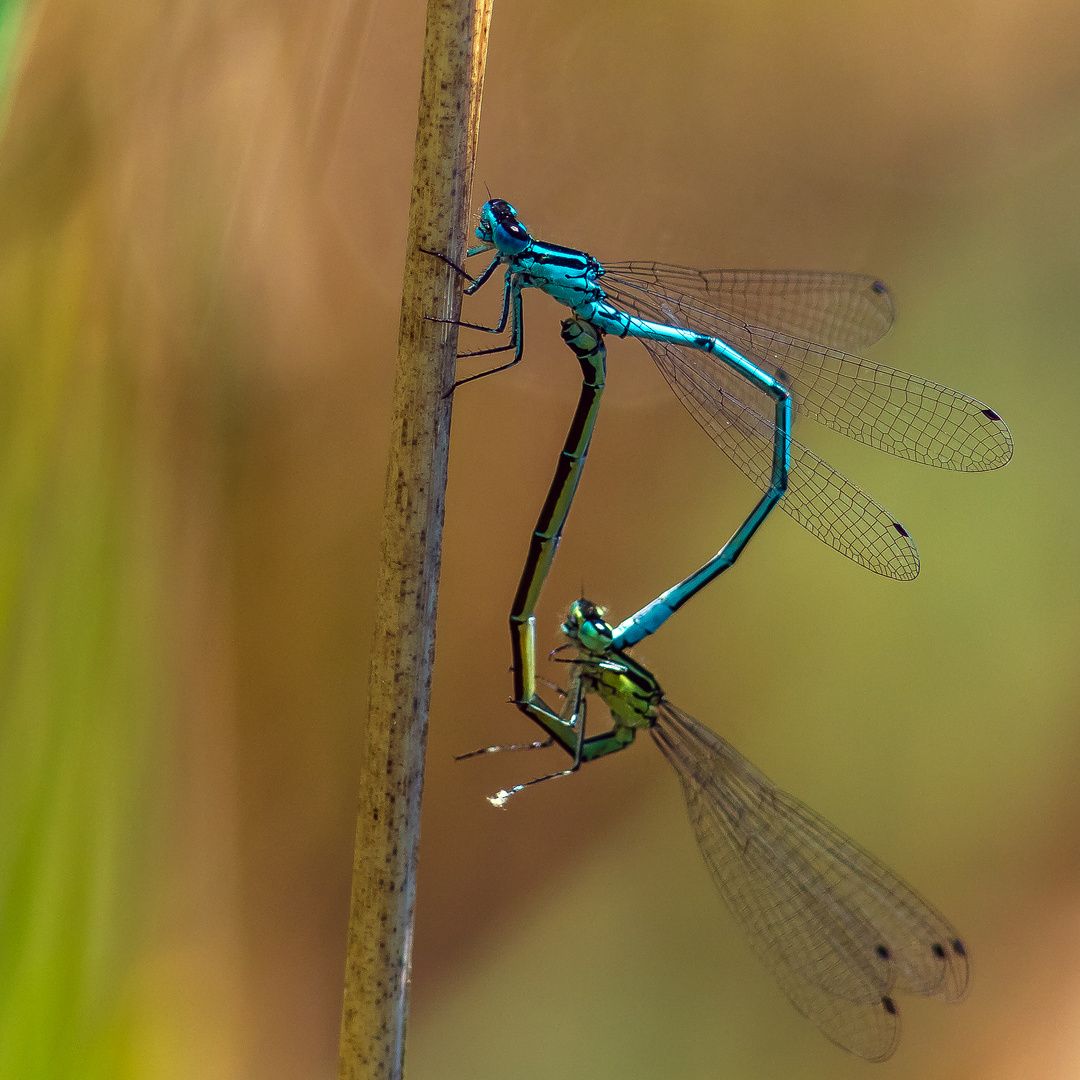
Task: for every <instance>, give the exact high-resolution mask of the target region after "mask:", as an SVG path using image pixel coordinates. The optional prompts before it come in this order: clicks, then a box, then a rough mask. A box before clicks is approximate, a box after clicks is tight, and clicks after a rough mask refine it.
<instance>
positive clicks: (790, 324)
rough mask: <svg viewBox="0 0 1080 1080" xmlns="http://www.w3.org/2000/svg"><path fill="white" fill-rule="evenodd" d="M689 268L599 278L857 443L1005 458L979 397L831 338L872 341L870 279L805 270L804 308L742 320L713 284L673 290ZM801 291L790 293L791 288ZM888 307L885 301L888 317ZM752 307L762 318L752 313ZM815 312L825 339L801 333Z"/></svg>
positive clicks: (939, 460)
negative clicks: (705, 338) (772, 381)
mask: <svg viewBox="0 0 1080 1080" xmlns="http://www.w3.org/2000/svg"><path fill="white" fill-rule="evenodd" d="M635 265H638V264H635ZM661 271H662V272H661ZM674 271H678V275H675V274H674V273H673V272H674ZM692 273H693V272H692V271H686V270H682V268H678V267H675V268H669V267H657V266H655V265H654V267H653V269H652V271H651V275H652V276H651V277H650V276H648V275H644V274H642V273H640V272H639V273H636V274H635V275H632V276H622V273H621V272H620V271H616V270H612V271H609V273H608V274H607V276H606V277H605V278H604V280H603V284H604V289H605V291H606V292H607V293H608V295H609V298H610V299H611V301H612V302H613V303H614V304H616V305H617V306H620V307H623V308H625V309H627V310H629V311H632V312H634V313H636V314H639V315H640V316H641V317H642V318H646V319H652V320H656V321H665V320H666V321H669V322H670V321H671V320H672V319H674V320H675V322H676V325H680V326H686V327H690V328H691V329H694V330H697V331H699V332H701V333H706V334H709V335H711V336H715V337H719V338H721V339H722V340H723V341H725V342H726V343H727V344H729V345H730V346H731V347H732V348H733V349H735V350H736V351H738V352H740V353H742V354H743V355H744V356H746V358H747V359H748V360H752V361H753V362H754V363H756V364H758V365H759V366H760V367H762V368H763V369H764V370H766V371H767V372H769V374H770V375H772V376H773V377H775V378H777V379H779V381H780V382H782V383H783V384H784V385H785V386H787V387H788V388H789V389H790V390H791V392H792V396H793V398H794V405H795V411H796V412H797V413H798V414H800V415H803V416H809V417H810V418H812V419H814V420H817V421H818V422H819V423H822V424H825V425H826V426H827V427H831V428H833V429H835V430H836V431H839V432H841V433H842V434H844V435H847V436H848V437H849V438H851V439H855V440H856V441H858V442H862V443H866V444H867V445H868V446H873V447H876V448H877V449H879V450H884V451H885V452H886V453H889V454H894V455H895V456H897V457H902V458H907V459H909V460H912V461H918V462H921V463H922V464H924V465H933V466H935V467H937V468H942V469H951V470H956V471H960V472H983V471H986V470H988V469H996V468H1000V467H1001V466H1002V465H1004V464H1005V463H1006V462H1007V461H1008V460H1009V458H1010V457H1012V436H1011V435H1010V434H1009V429H1008V427H1006V425H1005V423H1004V421H1003V420H1002V419H1001V417H1000V416H998V415H997V413H996V412H994V410H993V409H990V408H988V407H987V406H986V405H984V404H983V403H982V402H981V401H977V400H976V399H975V398H972V397H969V396H968V395H966V394H961V393H959V392H958V391H956V390H952V389H950V388H949V387H947V386H942V385H940V384H939V383H934V382H930V381H928V380H926V379H922V378H919V377H918V376H917V375H910V374H908V373H907V372H903V371H897V370H896V369H894V368H888V367H883V366H882V365H880V364H874V363H871V362H870V361H869V360H864V359H862V358H861V357H858V356H852V355H850V354H848V353H846V352H843V351H841V350H840V348H838V347H830V346H831V345H832V343H835V342H844V343H847V342H849V341H861V342H862V344H868V343H869V341H871V340H873V336H872V335H873V334H875V333H876V327H874V328H872V329H870V330H868V331H866V332H865V333H863V337H862V338H861V339H860V337H859V334H860V333H862V330H861V327H862V326H864V325H871V326H873V319H872V318H871V317H870V316H871V315H872V314H873V311H874V308H873V304H874V297H875V293H874V291H873V289H874V283H873V279H871V278H865V277H859V276H858V275H845V274H837V275H828V274H826V275H815V274H807V277H808V278H809V279H810V284H809V285H808V286H807V287H806V288H807V290H808V291H807V294H806V296H807V297H809V298H811V299H809V300H807V299H806V298H805V297H804V300H805V303H806V307H805V308H798V307H797V308H796V311H795V315H788V314H787V313H785V312H784V311H783V310H780V311H779V313H778V315H777V316H776V318H777V319H778V322H777V323H776V324H774V326H770V325H769V324H768V323H767V322H765V321H764V320H765V319H766V318H768V317H769V316H770V314H771V313H770V312H769V311H768V310H764V308H763V310H761V311H749V312H748V314H749V315H751V316H753V318H751V319H740V318H738V317H737V316H736V315H734V314H732V313H730V312H728V311H726V310H723V309H718V308H717V307H715V306H713V293H712V292H711V291H706V292H702V291H701V289H700V288H699V289H698V291H697V292H680V291H679V288H678V286H679V285H680V284H683V283H684V282H685V283H687V284H691V283H692V282H693V279H692V278H688V277H687V275H690V274H692ZM718 273H720V272H716V271H714V272H712V274H713V275H715V274H718ZM727 273H728V274H732V273H738V274H746V273H747V272H746V271H738V272H733V271H728V272H727ZM788 275H790V277H791V278H792V280H793V281H796V282H797V281H798V279H799V278H800V276H801V275H800V273H798V272H787V274H779V275H769V278H770V280H771V279H772V278H776V277H779V278H780V279H781V282H778V283H776V284H775V286H774V287H775V289H776V290H780V289H781V283H782V280H783V279H784V278H785V277H786V276H788ZM819 278H820V279H824V281H828V280H829V279H832V278H838V279H841V280H840V283H839V284H837V286H836V288H835V291H833V292H830V291H829V290H828V288H826V286H825V285H824V284H822V285H821V286H820V287H818V288H816V289H815V286H814V284H813V283H814V282H815V281H817V280H818V279H819ZM705 281H706V284H707V285H708V286H709V289H710V290H711V289H712V287H713V284H714V282H713V277H712V275H706V276H705ZM725 283H726V281H725ZM867 283H869V284H867ZM728 291H729V292H730V291H731V290H730V288H729V290H728ZM780 295H781V296H783V295H784V294H783V293H782V292H781V293H780ZM799 295H800V294H798V293H797V292H796V293H795V296H796V297H799ZM885 296H886V298H887V294H885ZM725 299H726V297H725ZM830 303H832V304H835V305H836V311H837V314H836V317H835V323H831V322H830V320H829V316H828V314H827V313H828V305H829V304H830ZM744 307H745V305H744ZM891 311H892V303H891V300H889V302H888V313H889V315H890V317H891ZM803 312H805V314H803ZM868 312H869V314H868ZM759 314H760V315H761V317H762V321H761V322H760V323H758V322H755V321H754V319H756V318H757V317H758V315H759ZM815 320H816V321H817V324H818V326H819V327H820V328H821V329H822V330H823V331H824V341H825V343H824V344H815V343H814V341H813V340H807V339H808V338H810V336H811V334H810V331H812V330H813V329H814V323H815ZM804 331H805V333H804ZM849 347H851V346H849Z"/></svg>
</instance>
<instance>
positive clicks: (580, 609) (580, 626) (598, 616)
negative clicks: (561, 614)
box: [562, 597, 614, 653]
mask: <svg viewBox="0 0 1080 1080" xmlns="http://www.w3.org/2000/svg"><path fill="white" fill-rule="evenodd" d="M605 614H606V612H605V610H604V609H603V608H602V607H597V606H596V604H594V603H592V602H591V601H589V600H586V599H585V598H584V597H582V599H580V600H575V601H574V602H573V603H572V604H571V605H570V610H569V611H568V612H567V615H566V622H564V623H563V624H562V632H563V633H564V634H565V635H566V636H567V637H568V638H570V640H571V641H574V642H576V643H577V644H578V645H580V646H581V647H582V648H583V649H586V650H587V651H588V652H594V653H602V652H607V650H608V649H609V648H611V639H612V637H613V636H614V631H613V630H612V629H611V624H610V623H608V622H607V620H606V619H605V618H604V615H605Z"/></svg>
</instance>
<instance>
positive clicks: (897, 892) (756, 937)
mask: <svg viewBox="0 0 1080 1080" xmlns="http://www.w3.org/2000/svg"><path fill="white" fill-rule="evenodd" d="M563 338H564V340H565V341H566V342H567V344H568V345H569V346H570V348H571V349H572V350H573V351H574V353H575V355H576V356H577V358H578V361H579V363H580V365H581V369H582V376H583V377H582V388H581V394H580V397H579V402H578V408H577V412H576V413H575V417H574V420H573V422H572V424H571V426H570V431H569V433H568V435H567V439H566V443H565V445H564V447H563V451H562V454H561V455H560V459H559V465H558V467H557V469H556V474H555V477H554V479H553V480H552V483H551V487H550V489H549V491H548V496H547V499H546V501H545V503H544V508H543V510H542V511H541V514H540V517H539V520H538V521H537V526H536V529H535V530H534V533H533V538H532V542H531V544H530V548H529V555H528V557H527V559H526V563H525V567H524V570H523V572H522V576H521V581H520V583H519V586H518V592H517V595H516V597H515V600H514V604H513V608H512V612H511V616H510V626H511V640H512V648H513V656H514V702H515V704H516V705H517V706H518V708H519V709H521V710H522V712H524V713H525V714H526V715H527V716H529V717H530V718H531V719H532V720H534V721H535V722H536V723H538V724H539V725H540V726H541V727H542V728H543V729H544V731H545V732H546V733H547V738H546V739H544V740H542V741H539V742H533V743H528V744H523V745H519V746H513V747H497V746H495V747H486V748H485V749H484V750H478V751H474V752H473V753H472V754H464V755H462V757H463V758H465V757H472V756H475V755H476V754H483V753H490V752H494V751H498V750H506V749H517V750H521V749H538V748H543V747H549V746H552V745H554V744H555V743H556V742H557V743H558V744H559V746H560V747H562V749H563V750H565V751H566V752H567V753H568V754H570V756H571V758H572V759H573V760H572V764H571V766H570V768H568V769H564V770H561V771H560V772H555V773H551V774H548V775H546V776H541V777H538V778H537V779H535V780H531V781H528V782H527V783H523V784H518V785H516V786H514V787H511V788H510V789H509V790H503V791H500V792H499V793H498V794H497V795H495V796H493V797H492V798H491V800H490V801H491V802H492V803H493V804H494V805H496V806H503V805H505V803H506V801H507V800H508V799H509V798H510V797H511V796H513V795H514V794H516V793H518V792H520V791H522V790H524V789H525V788H526V787H529V786H531V785H533V784H537V783H540V782H542V781H544V780H550V779H554V778H555V777H559V776H567V775H569V774H571V773H573V772H575V771H576V770H577V769H578V768H580V766H581V765H582V763H583V762H586V761H592V760H595V759H596V758H600V757H605V756H607V755H609V754H612V753H616V752H618V751H620V750H623V749H625V748H626V747H628V746H629V745H630V744H631V743H632V742H633V741H634V738H635V736H636V735H637V733H638V731H643V730H647V731H648V732H649V734H650V736H651V737H652V739H653V741H654V742H655V743H656V745H657V746H658V747H659V748H660V750H661V752H662V753H663V754H664V756H665V757H666V758H667V760H668V761H669V762H670V763H671V765H672V767H673V768H674V770H675V772H676V775H677V776H678V778H679V782H680V784H681V786H682V790H683V795H684V797H685V800H686V806H687V810H688V813H689V816H690V822H691V825H692V827H693V830H694V835H695V837H696V839H697V842H698V846H699V848H700V849H701V853H702V855H703V856H704V859H705V862H706V865H707V866H708V868H709V871H710V873H711V875H712V877H713V880H714V882H715V884H716V886H717V889H718V890H719V892H720V895H721V896H722V897H723V899H724V900H725V902H726V904H727V906H728V907H729V909H730V910H731V912H732V913H733V915H734V916H735V918H736V921H737V922H738V923H739V925H740V926H741V927H742V929H743V931H744V932H745V934H746V935H747V937H748V938H749V940H750V943H751V946H752V947H753V949H754V951H755V952H756V953H757V955H758V956H759V957H760V959H761V960H762V961H763V962H764V963H765V965H766V966H767V967H768V968H769V970H770V971H771V972H772V973H773V976H774V977H775V978H776V981H777V983H778V984H779V986H780V989H781V990H782V991H783V992H784V994H785V995H786V996H787V997H788V999H789V1000H790V1001H791V1003H792V1004H793V1005H794V1007H795V1008H796V1009H797V1010H798V1011H799V1012H800V1013H802V1014H803V1015H804V1016H806V1017H807V1018H808V1019H809V1020H810V1021H811V1022H812V1023H814V1024H815V1025H816V1026H817V1027H818V1028H819V1029H820V1030H821V1032H822V1033H823V1034H824V1035H825V1036H826V1037H827V1038H829V1039H831V1040H832V1041H833V1042H835V1043H836V1044H837V1045H839V1046H841V1047H843V1048H844V1049H846V1050H849V1051H851V1052H852V1053H854V1054H857V1055H859V1056H860V1057H863V1058H866V1059H867V1060H870V1061H884V1060H885V1059H886V1058H888V1057H889V1056H891V1055H892V1053H893V1051H894V1050H895V1049H896V1046H897V1043H898V1041H899V1037H900V1011H899V1006H898V1005H897V1002H896V995H899V994H912V995H918V996H924V997H940V998H943V999H944V1000H946V1001H956V1000H958V999H959V998H960V997H962V996H963V994H964V991H965V989H966V986H967V981H968V960H967V950H966V949H965V947H964V944H963V942H962V941H961V939H960V937H959V935H958V934H957V932H956V931H955V929H954V928H953V927H952V925H951V924H950V923H949V922H948V921H947V920H946V919H945V918H944V917H943V916H942V915H941V914H940V913H939V912H937V911H936V910H935V909H934V908H933V907H932V906H931V905H930V904H928V903H927V902H926V901H925V900H923V899H922V898H921V897H920V896H919V895H918V894H917V893H916V892H915V891H914V890H913V889H912V888H911V887H910V886H908V885H906V884H905V883H904V882H903V881H902V880H901V879H900V878H899V877H897V876H896V875H895V874H894V873H893V872H892V871H891V870H889V868H888V867H886V866H885V865H884V864H883V863H882V862H880V861H879V860H878V859H876V858H875V857H874V856H873V855H871V854H870V853H869V852H867V851H866V850H865V849H863V848H862V847H860V846H859V845H858V844H856V843H855V842H854V841H853V840H851V839H850V838H849V837H847V836H845V835H844V834H843V833H842V832H840V831H839V830H838V829H836V828H835V827H834V826H832V825H830V824H829V823H828V822H827V821H825V820H824V819H823V818H821V817H820V816H819V815H818V814H816V813H815V812H814V811H813V810H811V809H810V808H809V807H807V806H805V805H804V804H803V803H802V802H800V801H799V800H798V799H796V798H794V797H793V796H791V795H789V794H787V793H786V792H784V791H782V790H780V789H779V788H778V787H777V786H776V785H775V784H774V783H773V782H772V781H771V780H769V779H768V777H766V776H765V775H764V774H763V773H761V772H760V771H759V770H758V769H757V768H755V767H754V766H753V765H752V764H751V763H750V762H749V761H747V759H746V758H744V757H743V756H742V755H741V754H740V753H739V752H738V751H737V750H736V749H735V748H734V747H733V746H731V744H730V743H728V742H727V741H726V740H725V739H723V738H721V737H720V736H719V735H717V734H716V733H715V732H713V731H711V730H710V729H709V728H707V727H706V726H705V725H703V724H701V723H699V722H698V721H697V720H695V719H694V718H693V717H691V716H689V715H688V714H687V713H685V712H683V711H682V710H681V709H679V708H678V707H677V706H675V705H674V704H672V703H671V702H670V701H669V700H668V699H667V697H666V695H665V694H664V692H663V690H662V689H661V687H660V684H659V683H658V682H657V680H656V678H655V677H654V676H653V675H652V673H651V672H650V671H648V670H647V669H646V668H645V667H643V666H642V665H641V664H639V663H638V662H637V661H635V660H634V659H632V658H631V657H630V656H629V655H628V653H627V652H626V649H627V647H628V646H627V645H625V644H621V643H620V637H619V631H618V629H616V628H615V627H612V626H611V625H610V624H609V623H608V622H607V620H606V618H605V613H604V611H603V609H601V608H598V607H597V606H596V605H594V604H592V603H590V602H589V601H588V600H585V599H580V600H577V601H575V603H574V604H572V605H571V608H570V612H569V614H568V616H567V618H566V620H565V622H564V623H563V626H562V631H563V633H564V634H565V635H566V636H567V638H568V639H569V642H568V644H567V645H564V646H563V647H562V649H559V650H556V652H561V651H563V650H564V649H566V648H574V649H575V650H576V656H574V657H573V659H571V660H570V661H569V681H568V688H567V690H566V692H565V693H564V695H563V705H562V707H561V708H560V709H559V710H558V711H555V710H553V709H552V708H551V707H550V706H548V705H547V703H546V702H545V701H544V700H543V699H542V697H540V695H539V694H538V693H537V692H536V683H537V674H536V656H535V607H536V603H537V600H538V598H539V595H540V590H541V589H542V587H543V584H544V580H545V579H546V577H547V574H548V572H549V570H550V568H551V565H552V562H553V560H554V556H555V551H556V548H557V546H558V542H559V538H560V536H561V533H562V529H563V526H564V525H565V522H566V518H567V515H568V513H569V510H570V505H571V503H572V501H573V497H574V493H575V491H576V488H577V485H578V482H579V480H580V477H581V472H582V469H583V467H584V462H585V456H586V454H587V452H588V447H589V440H590V438H591V434H592V429H593V424H594V423H595V420H596V414H597V410H598V408H599V403H600V396H601V393H602V391H603V387H604V381H605V378H604V376H605V358H606V354H605V349H604V345H603V335H602V334H601V333H600V332H599V331H598V330H597V329H596V328H595V327H593V326H591V325H589V324H588V323H585V322H583V321H582V320H567V321H566V322H564V323H563ZM627 622H629V623H631V625H634V624H633V623H632V620H628V621H627ZM623 625H624V626H625V625H626V624H625V623H624V624H623ZM590 694H591V695H594V696H595V697H598V698H600V700H601V701H602V702H603V703H604V704H605V705H606V706H607V707H608V710H609V712H610V714H611V718H612V727H611V729H610V730H609V731H607V732H604V733H601V734H597V735H588V734H587V733H586V713H587V702H588V696H589V695H590Z"/></svg>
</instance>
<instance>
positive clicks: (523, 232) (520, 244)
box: [476, 199, 532, 255]
mask: <svg viewBox="0 0 1080 1080" xmlns="http://www.w3.org/2000/svg"><path fill="white" fill-rule="evenodd" d="M476 237H477V239H478V240H482V241H483V242H484V243H485V244H491V245H492V246H493V247H497V248H498V249H499V251H500V252H501V253H502V254H503V255H517V254H518V253H519V252H521V251H524V250H525V249H526V248H527V247H528V246H529V245H530V244H531V243H532V237H531V236H530V235H529V231H528V229H526V228H525V226H524V225H522V224H521V222H520V221H518V217H517V211H516V210H515V209H514V208H513V207H512V206H511V205H510V204H509V203H508V202H507V201H506V200H505V199H488V201H487V202H486V203H484V205H483V207H482V208H481V210H480V224H479V225H478V226H477V227H476Z"/></svg>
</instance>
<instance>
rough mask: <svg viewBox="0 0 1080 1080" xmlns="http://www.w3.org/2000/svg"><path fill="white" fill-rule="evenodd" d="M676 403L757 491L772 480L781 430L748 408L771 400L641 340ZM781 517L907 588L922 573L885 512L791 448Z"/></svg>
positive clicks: (723, 369) (911, 547)
mask: <svg viewBox="0 0 1080 1080" xmlns="http://www.w3.org/2000/svg"><path fill="white" fill-rule="evenodd" d="M642 344H643V345H644V346H645V348H647V349H648V350H649V353H650V354H651V356H652V358H653V360H654V361H655V362H656V366H657V367H658V368H659V369H660V372H661V374H663V376H664V378H665V379H667V381H668V383H669V384H670V386H671V389H672V390H674V391H675V396H676V397H677V398H678V399H679V400H680V401H681V402H682V403H683V405H684V406H686V408H687V410H688V411H689V413H690V415H691V416H693V418H694V419H695V420H696V421H697V422H698V423H699V424H700V425H701V426H702V427H703V428H704V429H705V431H706V432H707V433H708V435H709V437H710V438H711V439H712V440H713V442H715V443H716V445H717V446H719V447H720V449H721V450H723V452H724V453H725V454H726V455H727V456H728V457H729V458H730V459H731V460H732V461H733V462H734V463H735V464H736V465H737V466H738V467H739V468H740V469H741V470H742V471H743V473H745V474H746V476H748V477H749V478H750V480H751V481H752V482H753V483H754V484H755V485H756V486H757V487H758V489H759V490H760V491H765V490H766V489H767V488H768V486H769V482H770V479H771V473H772V458H773V444H774V441H775V432H776V428H775V426H774V425H773V422H772V421H771V420H769V419H767V418H766V417H765V416H763V415H762V413H761V412H759V411H758V410H757V409H756V408H753V407H751V406H750V405H747V404H744V402H745V401H746V400H748V399H754V395H756V396H757V398H759V399H760V400H761V402H762V403H763V405H764V407H765V408H768V407H769V404H770V399H768V398H766V397H765V395H764V394H762V393H761V392H760V391H758V390H757V389H756V388H755V387H753V386H752V385H751V384H750V383H748V382H746V381H745V380H743V379H742V378H741V377H740V376H738V375H736V374H735V373H734V372H733V371H732V370H731V369H730V368H728V367H727V365H726V364H724V363H722V362H721V361H719V360H717V359H715V358H714V357H712V356H710V355H709V354H708V353H703V352H700V351H698V350H697V349H685V348H681V347H679V346H676V345H669V344H667V343H666V342H660V341H648V340H644V339H643V340H642ZM778 505H779V507H780V509H781V510H783V511H785V512H786V513H788V514H790V515H791V517H793V518H794V519H795V520H796V521H797V522H798V523H799V524H800V525H802V526H803V527H804V528H806V529H808V530H809V531H810V532H812V533H813V534H814V535H815V536H816V537H818V539H820V540H822V541H824V542H825V543H826V544H828V545H829V547H831V548H833V549H835V550H836V551H839V552H840V553H841V554H843V555H846V556H847V557H848V558H849V559H854V561H855V562H857V563H859V564H860V565H861V566H865V567H866V568H867V569H868V570H872V571H873V572H874V573H875V574H881V575H883V576H885V577H892V578H898V579H899V580H901V581H910V580H911V579H912V578H914V577H916V576H917V575H918V573H919V553H918V551H917V550H916V548H915V544H914V543H913V542H912V540H911V537H910V536H908V534H907V531H906V530H905V529H904V527H903V526H902V525H900V523H899V522H898V521H897V520H896V519H895V518H894V517H893V516H892V514H890V513H889V511H888V510H886V509H885V508H884V507H883V506H881V505H880V504H878V503H876V502H874V500H873V499H871V498H870V496H869V495H867V494H866V493H865V492H863V491H862V490H860V489H859V488H858V487H856V486H855V485H854V484H853V483H852V482H851V481H850V480H848V479H847V478H846V477H844V476H842V475H841V474H840V473H838V472H837V471H836V470H835V469H834V468H833V467H832V466H831V465H829V464H827V463H826V462H824V461H822V460H821V458H819V457H818V456H817V455H816V454H814V453H813V451H811V450H809V449H807V448H806V447H805V446H803V445H802V444H801V443H799V442H797V441H796V440H795V439H792V440H791V453H790V458H789V465H788V489H787V492H786V494H785V495H784V497H783V498H782V499H781V500H780V502H779V504H778Z"/></svg>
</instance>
